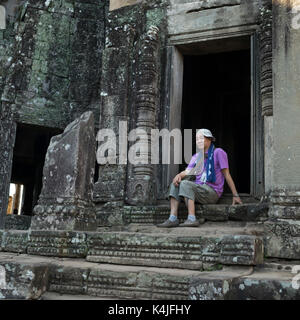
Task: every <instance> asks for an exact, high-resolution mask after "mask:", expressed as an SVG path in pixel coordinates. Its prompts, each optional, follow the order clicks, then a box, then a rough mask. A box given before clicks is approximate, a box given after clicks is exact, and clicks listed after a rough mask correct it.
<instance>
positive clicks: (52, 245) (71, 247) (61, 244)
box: [27, 230, 87, 258]
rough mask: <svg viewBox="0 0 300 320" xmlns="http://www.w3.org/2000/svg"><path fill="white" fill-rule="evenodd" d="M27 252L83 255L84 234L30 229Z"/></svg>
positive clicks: (74, 256)
mask: <svg viewBox="0 0 300 320" xmlns="http://www.w3.org/2000/svg"><path fill="white" fill-rule="evenodd" d="M27 252H28V254H34V255H42V256H56V257H73V258H79V257H85V256H86V253H87V244H86V234H85V233H83V232H72V231H70V232H67V231H46V230H38V231H37V230H35V231H31V232H30V235H29V243H28V249H27Z"/></svg>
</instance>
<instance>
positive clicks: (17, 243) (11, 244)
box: [2, 230, 28, 253]
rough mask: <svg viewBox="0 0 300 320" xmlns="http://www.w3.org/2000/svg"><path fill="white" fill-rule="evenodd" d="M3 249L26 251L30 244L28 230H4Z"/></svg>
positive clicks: (18, 251)
mask: <svg viewBox="0 0 300 320" xmlns="http://www.w3.org/2000/svg"><path fill="white" fill-rule="evenodd" d="M2 239H3V241H2V249H3V251H8V252H17V253H26V252H27V246H28V231H16V230H14V231H4V232H3V238H2Z"/></svg>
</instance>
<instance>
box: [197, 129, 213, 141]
mask: <svg viewBox="0 0 300 320" xmlns="http://www.w3.org/2000/svg"><path fill="white" fill-rule="evenodd" d="M199 132H201V133H202V134H203V135H204V137H206V138H212V141H216V138H215V137H214V136H213V135H212V133H211V131H210V130H208V129H200V130H198V131H197V134H198V133H199Z"/></svg>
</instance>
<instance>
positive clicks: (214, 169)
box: [158, 129, 242, 228]
mask: <svg viewBox="0 0 300 320" xmlns="http://www.w3.org/2000/svg"><path fill="white" fill-rule="evenodd" d="M213 141H215V138H214V136H213V135H212V133H211V131H210V130H208V129H200V130H199V131H198V132H197V134H196V144H197V147H198V148H199V149H200V150H201V149H202V150H203V148H204V158H205V159H204V165H203V166H202V168H201V166H200V173H199V172H197V171H194V172H193V170H194V168H195V167H196V166H199V165H197V164H198V162H200V161H201V151H200V152H199V153H196V154H194V155H193V157H192V159H191V161H190V163H189V165H188V167H187V168H186V170H185V171H182V172H180V173H179V174H177V175H176V177H175V178H174V180H173V182H172V183H171V186H170V189H169V199H170V201H171V214H170V217H169V219H168V220H166V221H165V222H164V223H162V224H159V225H158V227H160V228H171V227H177V226H180V227H198V226H199V221H197V220H196V217H195V202H199V203H201V204H213V203H216V202H217V201H218V200H219V198H220V197H221V195H222V193H223V186H224V178H225V179H226V182H227V183H228V186H229V187H230V189H231V191H232V194H233V201H232V204H233V205H234V204H236V203H239V204H242V201H241V199H240V197H239V195H238V193H237V191H236V188H235V184H234V182H233V180H232V177H231V175H230V172H229V166H228V158H227V154H226V152H225V151H224V150H223V149H221V148H215V146H214V144H213V143H212V142H213ZM202 154H203V151H202ZM202 163H203V158H202ZM195 172H196V173H195ZM193 173H195V180H194V181H189V180H184V178H187V177H190V176H191V174H193ZM198 173H199V174H198ZM182 198H183V199H184V200H185V203H186V205H187V207H188V218H187V220H186V221H185V222H184V223H182V224H179V221H178V219H177V214H178V207H179V202H180V199H182Z"/></svg>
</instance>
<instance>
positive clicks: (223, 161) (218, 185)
mask: <svg viewBox="0 0 300 320" xmlns="http://www.w3.org/2000/svg"><path fill="white" fill-rule="evenodd" d="M197 155H198V154H197V153H196V154H194V155H193V156H192V159H191V161H190V163H189V165H188V166H187V169H188V170H191V169H193V168H194V165H195V161H196V159H197ZM206 155H207V152H206ZM206 161H207V159H205V160H204V166H203V170H202V171H201V173H200V174H199V175H197V176H196V180H195V183H196V184H207V185H208V186H210V187H212V188H213V189H214V190H215V191H216V193H217V194H218V196H219V197H221V195H222V193H223V187H224V175H223V173H222V171H221V170H222V169H225V168H229V165H228V157H227V153H226V152H225V151H224V150H223V149H221V148H216V149H215V151H214V164H215V174H216V182H215V183H211V182H202V181H201V180H200V179H201V177H202V174H203V173H204V174H205V172H204V171H205V164H206Z"/></svg>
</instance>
